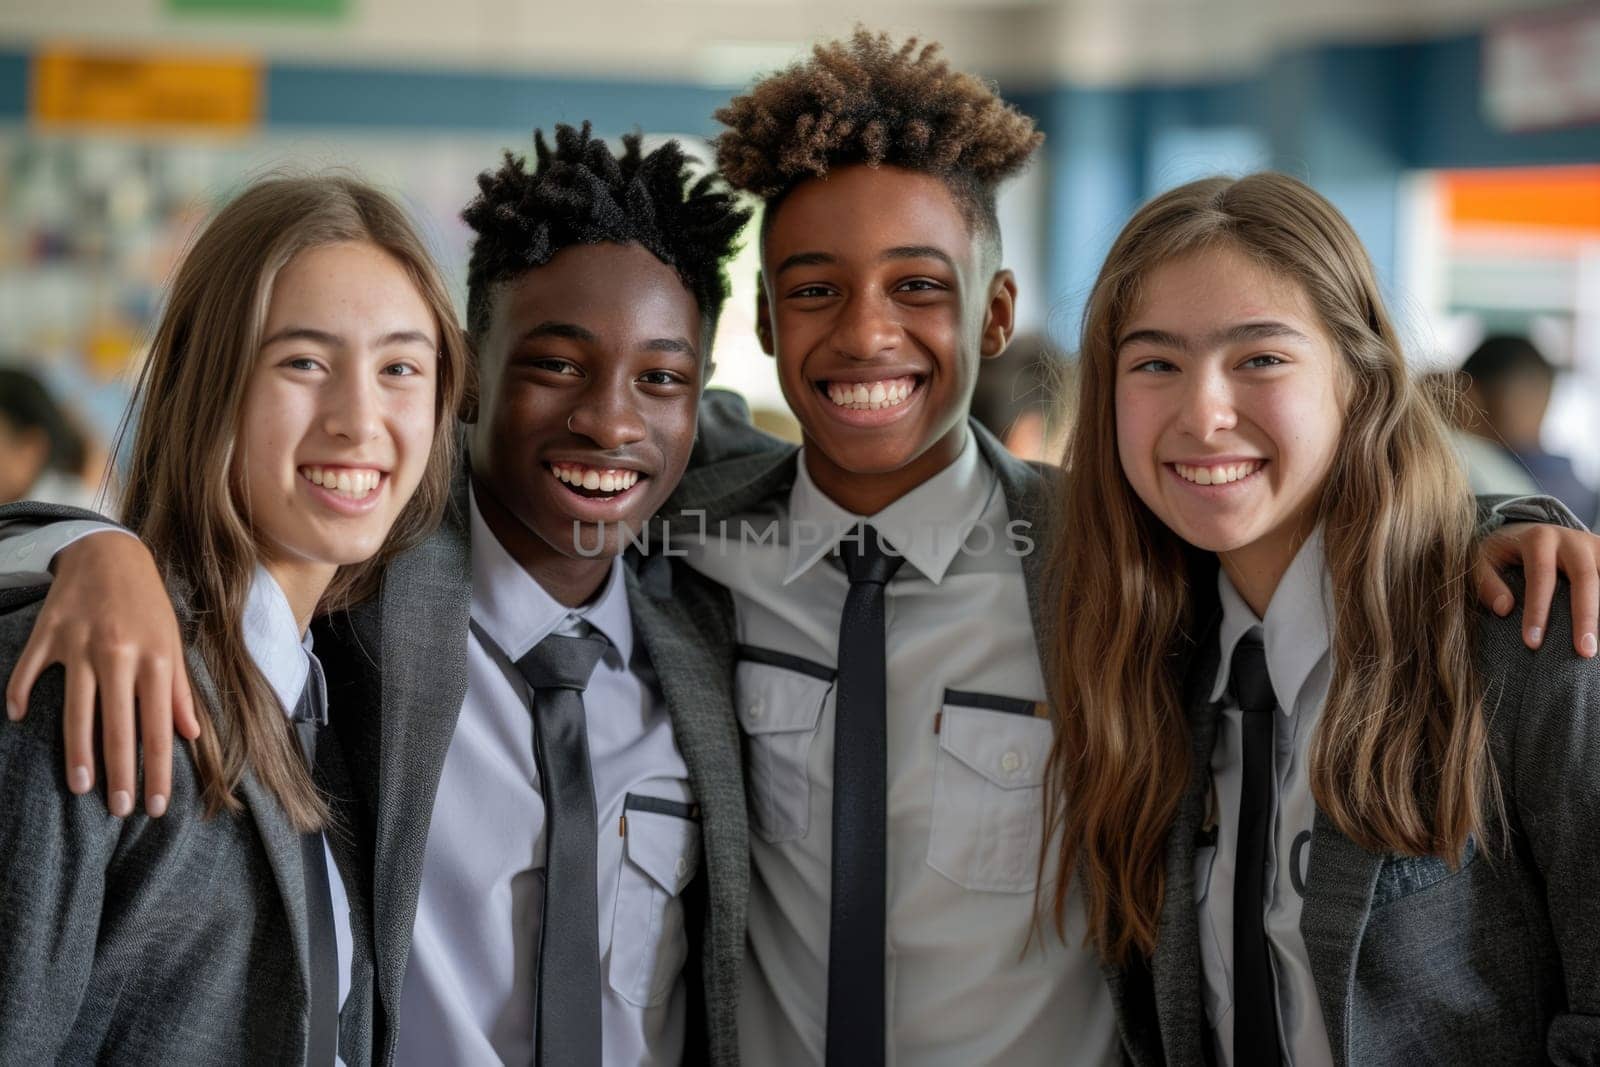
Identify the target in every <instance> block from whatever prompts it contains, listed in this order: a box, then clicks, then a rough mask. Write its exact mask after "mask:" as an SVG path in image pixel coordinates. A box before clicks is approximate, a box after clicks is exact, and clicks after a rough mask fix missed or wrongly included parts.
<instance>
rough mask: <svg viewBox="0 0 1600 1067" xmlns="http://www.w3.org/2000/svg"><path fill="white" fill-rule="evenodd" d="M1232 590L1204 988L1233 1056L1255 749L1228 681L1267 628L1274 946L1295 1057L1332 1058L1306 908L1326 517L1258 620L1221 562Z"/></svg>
mask: <svg viewBox="0 0 1600 1067" xmlns="http://www.w3.org/2000/svg"><path fill="white" fill-rule="evenodd" d="M1217 591H1218V593H1219V594H1220V595H1221V598H1222V626H1221V630H1220V632H1219V638H1220V645H1221V652H1222V660H1221V663H1220V664H1219V666H1218V670H1217V680H1216V684H1215V686H1214V687H1213V688H1212V691H1211V700H1212V701H1213V702H1217V701H1226V703H1225V704H1224V705H1223V708H1222V714H1221V715H1220V716H1218V719H1217V740H1216V747H1215V748H1214V749H1213V750H1212V756H1211V776H1212V788H1213V791H1214V792H1213V797H1214V800H1213V811H1214V813H1215V816H1216V824H1217V843H1216V845H1215V846H1214V847H1201V848H1198V849H1196V851H1195V905H1196V906H1197V907H1198V908H1199V912H1200V914H1199V920H1200V922H1199V927H1200V959H1201V969H1202V971H1203V978H1204V980H1203V982H1202V993H1203V996H1204V999H1205V1009H1206V1020H1207V1022H1208V1023H1209V1024H1210V1025H1211V1029H1212V1033H1213V1035H1214V1037H1215V1040H1216V1051H1217V1060H1218V1062H1219V1063H1222V1064H1225V1065H1231V1064H1232V1063H1233V1062H1234V1059H1233V1033H1234V1014H1233V887H1234V881H1235V878H1234V875H1235V870H1234V864H1235V859H1236V857H1237V855H1238V841H1239V794H1240V788H1241V780H1242V776H1243V761H1244V750H1243V740H1242V734H1241V726H1240V718H1241V715H1242V713H1241V712H1240V710H1239V706H1238V704H1237V703H1236V702H1235V701H1234V700H1233V697H1232V695H1231V693H1230V691H1229V672H1230V667H1231V664H1232V660H1233V652H1234V649H1235V648H1236V647H1237V646H1238V644H1239V641H1240V640H1241V639H1243V638H1244V637H1245V636H1246V635H1247V634H1251V633H1255V634H1257V635H1259V636H1260V637H1261V638H1262V642H1263V644H1264V645H1265V647H1266V654H1267V675H1268V677H1269V678H1270V679H1271V680H1272V689H1273V692H1274V693H1275V694H1276V696H1277V698H1278V711H1277V713H1276V714H1275V715H1274V717H1273V725H1274V739H1275V752H1274V756H1275V758H1274V764H1273V767H1274V776H1273V811H1272V823H1271V831H1270V836H1269V838H1268V841H1267V852H1266V862H1267V901H1266V915H1265V921H1266V931H1267V945H1268V948H1269V950H1270V954H1271V960H1272V972H1273V980H1274V982H1275V984H1276V991H1277V1002H1278V1026H1279V1030H1278V1032H1279V1033H1280V1034H1281V1035H1282V1046H1283V1056H1284V1062H1285V1063H1287V1064H1289V1065H1291V1067H1317V1065H1321V1064H1331V1063H1332V1062H1333V1054H1332V1051H1331V1050H1330V1049H1329V1046H1328V1034H1327V1028H1326V1027H1325V1025H1324V1024H1323V1019H1322V1008H1321V1002H1320V1001H1319V1000H1318V998H1317V987H1316V983H1315V981H1314V980H1313V978H1312V974H1311V957H1310V956H1309V954H1308V953H1307V952H1306V943H1305V939H1304V938H1303V937H1301V935H1300V909H1301V904H1302V901H1303V898H1304V896H1305V885H1306V875H1307V872H1308V871H1309V870H1310V868H1311V829H1312V824H1313V823H1314V821H1315V819H1316V814H1317V806H1316V801H1315V800H1314V799H1313V798H1312V796H1311V781H1310V777H1309V775H1308V767H1307V761H1308V759H1309V754H1310V747H1311V739H1312V734H1313V732H1314V730H1315V728H1316V724H1317V720H1318V719H1319V718H1321V716H1322V708H1323V705H1324V704H1325V703H1326V702H1327V699H1328V683H1329V681H1330V679H1331V672H1332V657H1331V654H1330V652H1329V634H1330V633H1331V632H1332V621H1331V620H1332V619H1333V600H1332V592H1331V589H1330V587H1329V583H1328V572H1327V567H1326V564H1325V562H1324V555H1323V542H1322V530H1321V528H1320V527H1319V528H1318V529H1317V530H1316V531H1315V532H1314V533H1313V534H1312V535H1311V537H1309V538H1307V539H1306V543H1305V544H1304V545H1302V546H1301V548H1300V551H1299V552H1298V553H1297V554H1296V555H1295V558H1294V561H1293V562H1292V563H1290V565H1289V569H1288V570H1287V571H1285V572H1284V575H1283V578H1282V579H1281V580H1280V581H1279V583H1278V588H1277V589H1276V590H1275V591H1274V592H1273V594H1272V600H1271V602H1270V603H1269V604H1268V605H1267V615H1266V618H1265V619H1257V618H1256V615H1255V613H1254V612H1253V611H1251V610H1250V606H1249V605H1248V604H1246V603H1245V602H1244V598H1243V597H1241V596H1240V595H1239V593H1238V591H1237V590H1235V589H1234V587H1233V583H1232V582H1231V581H1229V580H1228V577H1227V575H1226V574H1224V573H1222V572H1221V571H1220V570H1219V571H1218V577H1217Z"/></svg>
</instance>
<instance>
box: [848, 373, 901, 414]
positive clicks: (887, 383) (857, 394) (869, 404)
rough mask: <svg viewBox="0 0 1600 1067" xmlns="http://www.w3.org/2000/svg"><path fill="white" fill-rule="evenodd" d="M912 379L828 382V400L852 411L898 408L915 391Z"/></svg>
mask: <svg viewBox="0 0 1600 1067" xmlns="http://www.w3.org/2000/svg"><path fill="white" fill-rule="evenodd" d="M916 387H917V380H916V379H915V378H912V377H905V378H887V379H884V380H882V381H876V382H870V383H869V382H829V383H828V399H829V400H831V401H833V402H834V403H835V404H836V405H838V406H839V407H842V408H850V409H851V410H854V411H881V410H882V409H884V408H892V407H898V406H899V405H901V404H903V403H905V402H906V399H907V398H908V397H910V396H911V394H912V392H914V391H915V390H916Z"/></svg>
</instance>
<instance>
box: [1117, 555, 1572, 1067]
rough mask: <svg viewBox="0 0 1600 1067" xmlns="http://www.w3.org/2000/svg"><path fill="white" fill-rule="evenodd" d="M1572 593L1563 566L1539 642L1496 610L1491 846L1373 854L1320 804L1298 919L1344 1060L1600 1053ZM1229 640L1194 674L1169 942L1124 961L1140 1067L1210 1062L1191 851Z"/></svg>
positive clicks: (1491, 676) (1497, 1059)
mask: <svg viewBox="0 0 1600 1067" xmlns="http://www.w3.org/2000/svg"><path fill="white" fill-rule="evenodd" d="M1213 584H1214V583H1213ZM1517 591H1518V592H1519V593H1520V589H1519V590H1517ZM1568 605H1569V601H1568V596H1567V589H1566V584H1565V582H1564V581H1563V582H1562V584H1561V588H1560V590H1559V591H1558V594H1557V596H1556V599H1555V602H1554V603H1553V604H1552V605H1551V611H1550V623H1549V633H1548V634H1547V636H1546V637H1545V641H1544V645H1543V647H1542V648H1541V649H1540V650H1539V651H1538V652H1531V651H1529V650H1528V649H1527V648H1526V647H1524V646H1523V643H1522V635H1521V630H1520V615H1519V614H1515V613H1514V614H1513V615H1512V616H1511V617H1509V618H1506V619H1499V618H1496V617H1494V616H1493V615H1490V614H1488V613H1486V612H1484V613H1480V615H1479V625H1478V638H1477V660H1478V666H1479V670H1480V672H1481V675H1482V677H1483V679H1484V680H1485V684H1486V687H1487V691H1486V699H1485V707H1486V708H1487V710H1488V716H1489V727H1490V733H1491V752H1492V754H1493V759H1494V763H1495V767H1496V769H1497V770H1498V772H1499V775H1500V781H1501V787H1502V789H1503V792H1504V799H1505V811H1506V820H1505V822H1504V824H1503V825H1502V826H1499V827H1497V828H1496V832H1492V833H1491V834H1490V835H1489V838H1490V840H1489V841H1488V842H1487V844H1489V847H1487V848H1486V847H1484V844H1485V843H1475V844H1474V846H1473V847H1472V848H1471V849H1469V854H1468V856H1467V858H1466V862H1465V863H1464V864H1463V865H1462V866H1461V867H1460V868H1459V869H1458V870H1456V871H1451V870H1450V869H1449V867H1448V866H1447V865H1446V864H1445V863H1444V862H1443V861H1442V860H1439V859H1436V858H1433V857H1421V858H1417V857H1404V856H1395V855H1380V854H1377V853H1373V852H1368V851H1367V850H1365V849H1363V848H1361V847H1360V846H1359V845H1356V844H1355V843H1354V842H1352V841H1350V840H1349V839H1348V838H1346V837H1345V836H1344V835H1343V834H1341V833H1340V832H1339V831H1338V830H1337V829H1335V828H1334V826H1333V824H1332V823H1331V822H1329V820H1328V819H1327V817H1326V816H1324V815H1322V814H1321V813H1319V814H1318V815H1317V819H1316V823H1315V826H1314V829H1313V837H1312V844H1311V866H1310V870H1309V873H1308V875H1307V878H1306V892H1305V903H1304V911H1303V913H1302V915H1301V919H1300V930H1301V933H1302V935H1303V936H1304V937H1305V942H1306V950H1307V952H1308V953H1309V955H1310V957H1311V970H1312V974H1313V976H1314V978H1315V981H1316V986H1317V993H1318V998H1319V1000H1320V1001H1321V1008H1322V1016H1323V1019H1324V1021H1325V1023H1326V1025H1327V1027H1328V1041H1329V1046H1330V1048H1331V1049H1332V1051H1333V1057H1334V1062H1335V1063H1336V1064H1340V1065H1345V1064H1350V1065H1357V1067H1366V1065H1368V1064H1397V1065H1407V1067H1411V1065H1415V1064H1419V1063H1449V1064H1456V1063H1461V1064H1466V1063H1482V1064H1490V1063H1493V1064H1522V1063H1526V1064H1539V1063H1546V1062H1550V1063H1557V1064H1596V1063H1600V660H1580V659H1578V658H1577V657H1575V656H1574V655H1573V652H1572V630H1571V618H1570V614H1569V606H1568ZM1216 640H1217V636H1216V626H1215V622H1213V624H1212V626H1211V628H1210V629H1209V631H1208V633H1207V636H1206V637H1205V638H1204V639H1203V640H1202V641H1201V642H1200V643H1199V644H1198V645H1197V654H1195V655H1194V657H1193V663H1192V665H1191V668H1190V670H1189V672H1188V680H1187V682H1186V684H1185V686H1184V691H1185V692H1186V693H1187V694H1188V699H1189V711H1188V720H1189V728H1190V732H1191V737H1192V739H1193V743H1194V747H1193V764H1192V771H1191V781H1192V785H1191V788H1190V790H1189V793H1188V795H1187V796H1186V798H1185V799H1184V801H1183V803H1182V806H1181V807H1180V809H1179V812H1178V816H1177V820H1176V822H1175V823H1174V825H1173V829H1172V832H1171V834H1170V836H1169V837H1168V842H1167V890H1166V904H1165V907H1164V909H1163V912H1162V918H1161V928H1160V933H1159V940H1158V942H1157V945H1156V951H1155V954H1154V956H1153V958H1152V959H1150V960H1148V961H1145V960H1139V961H1136V962H1135V963H1134V964H1133V965H1131V966H1128V967H1121V968H1109V969H1108V970H1107V977H1108V979H1109V981H1110V984H1111V989H1112V993H1113V996H1114V999H1115V1001H1116V1004H1117V1014H1118V1024H1119V1027H1120V1029H1121V1034H1122V1039H1123V1043H1124V1048H1125V1051H1126V1053H1127V1055H1128V1058H1129V1059H1130V1061H1131V1062H1132V1063H1134V1064H1137V1065H1139V1067H1146V1065H1154V1064H1163V1063H1165V1064H1174V1065H1178V1064H1202V1063H1206V1062H1207V1061H1208V1060H1209V1058H1210V1042H1211V1038H1210V1035H1209V1034H1208V1032H1207V1026H1206V1019H1205V1014H1204V1011H1203V1009H1202V1007H1201V999H1200V982H1201V970H1200V953H1199V947H1198V941H1197V936H1198V934H1197V925H1196V909H1195V903H1194V849H1195V837H1196V834H1197V832H1198V831H1199V830H1200V825H1201V820H1202V819H1203V818H1204V813H1205V811H1206V804H1207V797H1208V794H1209V790H1210V767H1211V750H1212V746H1213V742H1214V740H1215V737H1216V723H1217V714H1218V706H1217V705H1214V704H1211V703H1209V700H1208V698H1209V696H1210V690H1211V681H1212V679H1213V678H1214V677H1215V672H1216V669H1217V651H1216ZM1199 649H1204V650H1205V651H1204V652H1199V651H1198V650H1199Z"/></svg>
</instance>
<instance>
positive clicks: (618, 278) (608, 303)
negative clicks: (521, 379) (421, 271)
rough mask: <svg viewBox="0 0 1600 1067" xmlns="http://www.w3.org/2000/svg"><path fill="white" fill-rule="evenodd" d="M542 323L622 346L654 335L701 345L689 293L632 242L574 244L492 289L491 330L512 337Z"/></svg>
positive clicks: (696, 309)
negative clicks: (580, 329) (584, 332)
mask: <svg viewBox="0 0 1600 1067" xmlns="http://www.w3.org/2000/svg"><path fill="white" fill-rule="evenodd" d="M544 322H563V323H569V324H571V325H575V326H582V327H584V328H585V329H587V330H589V331H590V332H591V333H593V334H595V335H596V336H597V337H599V338H601V339H602V340H603V341H606V342H607V343H610V344H614V345H619V346H628V345H630V343H631V342H635V341H639V340H648V339H651V338H659V337H682V338H686V339H688V340H690V341H692V342H695V343H698V339H699V336H700V309H699V306H698V305H697V304H696V303H695V299H694V294H692V293H690V292H689V288H688V286H686V285H684V284H683V280H682V279H681V278H679V277H678V273H677V271H675V270H673V269H672V268H671V267H669V266H667V265H666V264H665V263H663V262H661V260H659V259H657V258H656V257H655V256H654V255H653V254H652V253H651V252H649V251H648V250H647V249H645V248H644V247H643V246H642V245H637V244H625V245H624V244H594V245H572V246H569V247H567V248H563V249H562V250H561V251H559V252H557V253H556V254H555V255H554V256H551V257H550V260H549V262H547V263H545V264H543V265H542V266H538V267H534V268H532V269H531V270H527V271H524V272H523V273H522V274H519V275H517V276H516V277H515V278H511V279H509V280H507V281H505V282H503V283H501V284H500V285H499V286H498V287H497V289H496V292H495V297H494V315H493V321H492V324H491V328H490V335H491V336H504V337H506V338H507V341H508V342H509V343H515V340H516V338H517V337H518V336H520V335H521V333H522V332H523V331H525V330H528V329H531V328H533V327H534V326H537V325H539V324H540V323H544Z"/></svg>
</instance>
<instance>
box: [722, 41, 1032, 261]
mask: <svg viewBox="0 0 1600 1067" xmlns="http://www.w3.org/2000/svg"><path fill="white" fill-rule="evenodd" d="M716 118H717V121H719V122H721V123H722V124H723V125H725V126H726V127H727V130H726V131H725V132H723V133H722V134H721V136H719V137H718V138H717V140H716V148H717V166H718V167H719V168H720V169H721V171H722V173H723V176H724V177H726V178H727V180H728V182H729V184H731V185H733V186H734V188H736V189H741V190H744V191H747V192H750V193H754V194H755V195H756V196H759V197H761V198H762V199H763V200H765V201H767V203H768V206H769V207H772V206H775V204H776V203H777V202H778V201H781V200H782V199H783V197H784V196H785V195H786V194H787V193H788V192H789V191H790V190H791V189H793V188H794V187H795V185H797V184H799V183H800V182H802V181H805V180H806V179H808V178H820V177H823V176H824V175H826V174H827V173H828V170H829V168H830V167H837V166H845V165H849V164H852V163H865V164H867V165H868V166H874V167H876V166H880V165H883V164H888V165H890V166H895V167H904V168H906V169H908V170H917V171H924V172H926V173H930V174H935V175H937V176H939V177H940V178H942V179H944V181H945V183H946V184H947V185H949V186H950V188H951V191H952V192H954V193H955V194H956V196H957V199H958V200H959V201H960V202H961V205H962V208H963V211H964V212H965V213H966V214H967V218H968V222H969V223H974V224H978V225H979V226H981V227H982V228H984V229H987V230H988V231H989V232H990V233H991V234H992V235H994V236H998V231H999V225H998V222H997V221H996V219H995V212H994V197H995V190H996V189H997V188H998V187H999V185H1000V183H1001V182H1002V181H1003V180H1004V179H1006V178H1008V177H1010V176H1011V175H1013V174H1015V173H1016V172H1017V171H1019V170H1021V169H1022V167H1023V165H1024V164H1026V163H1027V161H1028V158H1029V157H1030V156H1031V155H1032V154H1033V151H1034V149H1036V148H1038V147H1039V143H1040V142H1041V141H1043V140H1044V135H1043V134H1042V133H1039V132H1038V131H1037V130H1035V129H1034V125H1033V120H1032V119H1030V118H1028V117H1027V116H1026V115H1024V114H1022V113H1021V112H1020V111H1018V110H1017V109H1016V108H1015V107H1013V106H1011V105H1010V104H1007V103H1006V102H1005V101H1004V100H1002V99H1001V98H1000V96H999V95H998V94H997V93H996V92H995V90H994V88H993V87H992V86H991V85H989V84H988V83H986V82H984V81H982V80H981V79H979V78H976V77H974V76H973V75H971V74H966V73H963V72H961V71H957V70H951V69H950V63H949V61H948V60H946V59H945V58H944V56H943V55H941V54H940V48H939V45H937V44H927V45H920V46H919V43H918V41H917V39H916V38H914V37H913V38H911V39H910V40H908V41H906V42H905V43H904V44H902V45H899V46H898V47H896V46H895V44H894V42H893V41H891V40H890V38H889V36H888V35H887V34H883V33H876V34H875V33H872V32H870V31H868V30H865V29H857V30H856V32H855V35H854V36H853V37H851V39H850V40H849V41H829V42H826V43H823V44H819V45H817V46H816V47H815V48H814V49H812V53H811V58H810V59H808V60H806V61H804V62H800V63H796V64H795V65H793V66H791V67H789V68H788V69H787V70H783V71H780V72H778V73H777V74H773V75H770V76H769V77H766V78H763V79H762V80H760V81H758V82H756V84H755V85H754V86H752V87H751V89H750V91H749V92H748V93H746V94H745V95H743V96H740V97H736V98H735V99H734V100H733V101H732V102H731V103H729V104H728V106H726V107H724V108H722V109H721V110H719V111H718V112H717V113H716ZM769 216H770V213H769Z"/></svg>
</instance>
